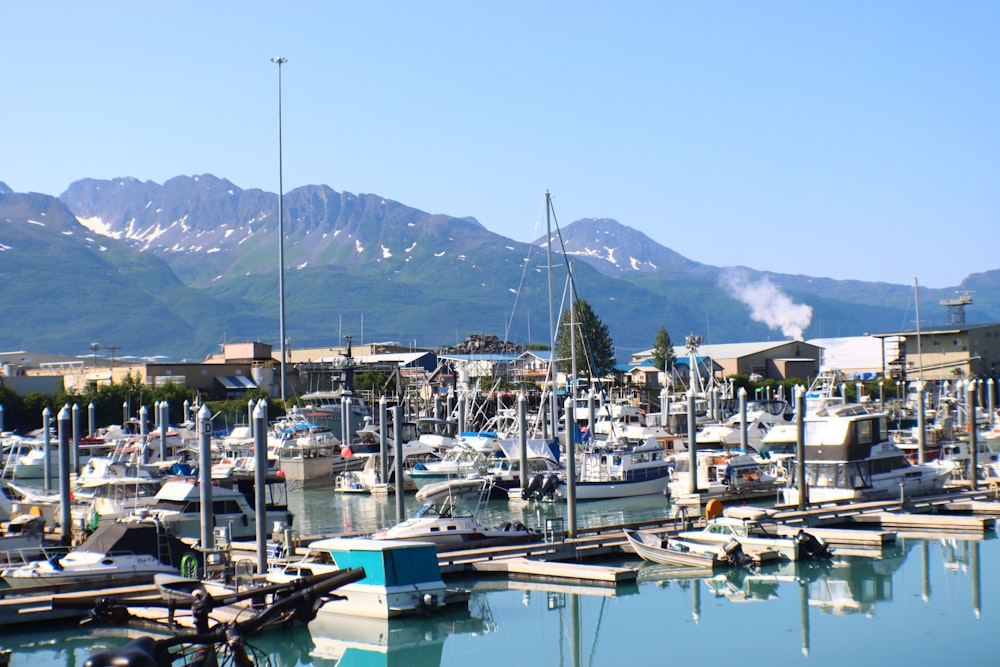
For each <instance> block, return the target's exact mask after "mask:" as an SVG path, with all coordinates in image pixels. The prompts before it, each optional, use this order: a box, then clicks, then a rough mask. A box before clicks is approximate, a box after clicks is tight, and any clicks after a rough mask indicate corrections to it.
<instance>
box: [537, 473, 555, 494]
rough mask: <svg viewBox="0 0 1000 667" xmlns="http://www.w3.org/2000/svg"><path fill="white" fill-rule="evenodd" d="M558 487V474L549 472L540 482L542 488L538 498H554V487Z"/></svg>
mask: <svg viewBox="0 0 1000 667" xmlns="http://www.w3.org/2000/svg"><path fill="white" fill-rule="evenodd" d="M558 488H559V476H558V475H556V474H555V473H549V474H547V475H546V476H545V481H544V482H543V483H542V488H541V490H540V491H539V493H538V495H539V497H540V498H555V496H556V489H558Z"/></svg>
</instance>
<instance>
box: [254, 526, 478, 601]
mask: <svg viewBox="0 0 1000 667" xmlns="http://www.w3.org/2000/svg"><path fill="white" fill-rule="evenodd" d="M352 568H364V571H365V576H364V578H363V579H360V580H359V581H356V582H353V583H351V584H347V585H346V586H343V587H341V588H339V589H338V590H337V595H338V596H339V597H341V598H342V599H337V600H332V601H329V602H327V603H325V604H324V605H323V606H322V607H320V609H319V612H318V613H319V614H327V613H330V614H337V615H345V616H363V617H368V618H394V617H397V616H407V615H416V614H422V615H425V614H431V613H434V612H437V611H440V610H441V609H443V608H444V607H445V606H446V604H448V603H451V602H452V601H453V600H452V599H450V596H449V594H448V593H449V592H448V589H447V587H446V586H445V584H444V581H443V580H442V579H441V570H440V568H439V566H438V559H437V550H436V549H435V545H434V544H433V543H430V542H417V541H412V540H375V539H367V538H360V537H350V538H347V537H335V538H329V539H323V540H316V541H315V542H311V543H310V544H309V548H308V551H307V552H306V555H305V556H304V557H303V558H302V559H300V560H298V561H295V562H292V563H288V564H287V565H284V566H283V567H280V568H275V569H272V570H271V571H270V572H269V573H268V575H267V580H268V581H269V582H271V583H279V584H280V583H285V582H288V581H291V580H293V579H296V578H298V577H308V576H315V575H318V574H327V573H330V572H335V571H337V570H347V569H352ZM456 597H457V596H456ZM466 599H467V598H466Z"/></svg>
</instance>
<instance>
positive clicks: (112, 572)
mask: <svg viewBox="0 0 1000 667" xmlns="http://www.w3.org/2000/svg"><path fill="white" fill-rule="evenodd" d="M187 553H191V549H190V547H188V546H187V545H185V544H184V543H183V542H181V541H180V540H178V539H177V538H175V537H174V536H173V535H171V534H170V533H169V531H167V530H165V529H164V527H163V526H162V525H159V524H157V523H156V522H153V521H142V522H115V523H108V524H105V525H103V526H100V527H99V528H98V529H97V530H96V531H95V532H94V533H93V534H92V535H91V536H90V537H88V538H87V539H86V540H85V541H84V542H83V543H81V544H80V545H79V546H78V547H76V548H75V549H73V550H71V551H70V552H69V553H67V554H65V555H59V554H56V555H53V556H52V557H51V558H49V559H47V560H35V561H31V562H29V563H26V564H24V565H19V566H16V567H8V568H6V569H5V570H3V571H2V572H0V579H2V580H3V581H4V582H5V583H6V584H7V585H8V586H10V587H11V588H29V587H39V586H59V585H64V584H72V585H74V586H124V585H128V584H137V583H144V582H151V581H152V580H153V577H154V576H155V575H156V574H157V573H161V572H173V573H176V572H178V570H179V567H180V561H181V558H183V557H184V555H185V554H187Z"/></svg>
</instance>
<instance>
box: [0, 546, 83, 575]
mask: <svg viewBox="0 0 1000 667" xmlns="http://www.w3.org/2000/svg"><path fill="white" fill-rule="evenodd" d="M69 552H70V548H69V547H64V546H59V547H53V546H44V545H39V546H32V547H21V548H18V549H7V550H5V551H0V570H3V569H5V568H8V567H19V566H21V565H27V564H28V563H30V562H31V561H35V560H42V559H44V560H49V559H51V558H54V557H55V558H62V557H63V556H65V555H66V554H68V553H69Z"/></svg>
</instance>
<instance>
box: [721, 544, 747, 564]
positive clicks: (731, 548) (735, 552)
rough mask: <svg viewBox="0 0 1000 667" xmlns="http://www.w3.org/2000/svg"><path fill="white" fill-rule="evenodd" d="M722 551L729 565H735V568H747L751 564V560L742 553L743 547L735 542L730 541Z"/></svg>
mask: <svg viewBox="0 0 1000 667" xmlns="http://www.w3.org/2000/svg"><path fill="white" fill-rule="evenodd" d="M722 549H723V551H725V553H726V560H727V561H728V562H729V563H730V565H735V566H737V567H747V566H749V565H752V564H753V559H752V558H750V556H748V555H747V553H746V552H745V551H743V545H742V544H740V543H739V542H738V541H737V540H730V541H729V542H727V543H726V546H724V547H723V548H722Z"/></svg>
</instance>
